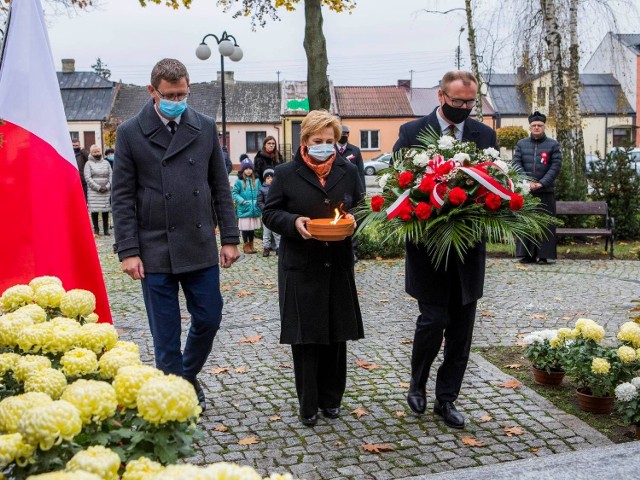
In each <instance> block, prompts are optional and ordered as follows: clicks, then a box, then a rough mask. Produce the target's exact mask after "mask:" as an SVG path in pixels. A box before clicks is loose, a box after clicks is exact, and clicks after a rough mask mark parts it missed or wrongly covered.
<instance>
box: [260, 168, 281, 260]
mask: <svg viewBox="0 0 640 480" xmlns="http://www.w3.org/2000/svg"><path fill="white" fill-rule="evenodd" d="M272 180H273V170H271V169H270V168H267V169H266V170H265V171H264V175H263V177H262V186H261V187H260V191H259V192H258V208H259V209H260V210H262V211H263V212H264V205H265V203H266V201H267V195H269V187H270V186H271V181H272ZM272 236H273V248H272V243H271V237H272ZM279 247H280V235H278V234H277V233H275V232H272V231H271V230H269V227H267V226H266V225H264V222H263V225H262V248H263V250H262V256H263V257H268V256H269V253H270V252H271V250H273V251H274V252H275V254H276V255H278V248H279Z"/></svg>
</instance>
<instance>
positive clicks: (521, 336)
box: [516, 333, 527, 338]
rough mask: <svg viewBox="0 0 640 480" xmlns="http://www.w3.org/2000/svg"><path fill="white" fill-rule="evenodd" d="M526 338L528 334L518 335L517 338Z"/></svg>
mask: <svg viewBox="0 0 640 480" xmlns="http://www.w3.org/2000/svg"><path fill="white" fill-rule="evenodd" d="M526 336H527V334H526V333H516V338H524V337H526Z"/></svg>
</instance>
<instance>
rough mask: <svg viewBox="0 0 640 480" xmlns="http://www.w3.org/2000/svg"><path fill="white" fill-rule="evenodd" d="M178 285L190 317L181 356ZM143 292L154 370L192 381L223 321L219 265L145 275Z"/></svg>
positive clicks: (209, 351) (209, 350)
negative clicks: (178, 272)
mask: <svg viewBox="0 0 640 480" xmlns="http://www.w3.org/2000/svg"><path fill="white" fill-rule="evenodd" d="M179 286H182V291H183V292H184V296H185V298H186V301H187V310H188V311H189V313H190V314H191V326H190V328H189V333H188V335H187V342H186V344H185V347H184V353H182V352H181V351H180V336H181V333H182V325H181V318H180V304H179V302H178V287H179ZM142 293H143V295H144V304H145V306H146V308H147V316H148V318H149V326H150V327H151V335H152V336H153V347H154V351H155V356H156V367H157V368H158V369H160V370H162V371H163V372H164V373H173V374H175V375H179V376H181V377H187V378H195V377H196V375H197V374H198V373H199V372H200V370H202V366H203V365H204V363H205V362H206V360H207V357H208V356H209V353H211V347H212V345H213V339H214V338H215V336H216V333H217V331H218V328H219V327H220V320H221V319H222V295H221V294H220V269H219V267H218V265H215V266H213V267H209V268H205V269H202V270H196V271H194V272H188V273H180V274H171V273H146V274H145V277H144V278H143V279H142Z"/></svg>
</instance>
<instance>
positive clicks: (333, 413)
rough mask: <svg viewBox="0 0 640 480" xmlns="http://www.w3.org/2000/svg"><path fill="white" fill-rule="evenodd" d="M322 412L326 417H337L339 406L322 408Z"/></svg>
mask: <svg viewBox="0 0 640 480" xmlns="http://www.w3.org/2000/svg"><path fill="white" fill-rule="evenodd" d="M322 414H323V415H324V416H325V417H327V418H338V417H339V416H340V407H335V408H323V409H322Z"/></svg>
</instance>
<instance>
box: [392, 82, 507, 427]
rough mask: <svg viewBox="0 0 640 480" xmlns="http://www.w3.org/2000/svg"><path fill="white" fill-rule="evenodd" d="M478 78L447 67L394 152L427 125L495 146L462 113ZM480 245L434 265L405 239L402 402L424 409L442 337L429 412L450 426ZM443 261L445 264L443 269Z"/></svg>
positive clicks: (459, 423)
mask: <svg viewBox="0 0 640 480" xmlns="http://www.w3.org/2000/svg"><path fill="white" fill-rule="evenodd" d="M477 90H478V82H477V80H476V78H475V77H474V76H473V74H471V73H469V72H465V71H452V72H448V73H446V74H445V75H444V77H443V78H442V81H441V82H440V89H439V90H438V100H439V103H440V106H439V107H437V108H436V109H435V110H434V111H433V112H431V113H430V114H429V115H427V116H426V117H423V118H420V119H417V120H413V121H411V122H409V123H405V124H404V125H402V126H401V127H400V136H399V138H398V141H397V142H396V144H395V145H394V147H393V150H394V152H396V151H398V150H399V149H401V148H408V147H412V146H415V145H417V144H418V140H417V136H418V134H419V133H420V132H422V131H424V130H425V129H426V128H428V127H432V128H433V129H434V130H435V131H436V132H438V133H440V134H443V135H452V136H455V137H456V138H457V139H458V140H462V141H467V142H474V143H475V144H476V146H477V147H478V148H479V149H484V148H489V147H493V148H497V143H496V133H495V132H494V131H493V130H492V129H491V128H489V127H487V126H486V125H484V124H483V123H480V122H477V121H475V120H473V119H470V118H468V117H469V114H470V113H471V110H472V109H473V107H474V106H475V103H476V94H477ZM485 256H486V248H485V244H484V242H481V243H479V244H477V245H475V246H474V247H473V248H471V249H469V250H468V251H467V253H466V255H465V258H464V262H462V261H460V260H459V259H458V257H457V255H455V254H451V255H450V258H449V261H448V262H442V264H441V265H440V267H439V268H438V269H436V268H435V267H434V265H433V263H432V262H431V258H430V256H429V254H428V252H427V250H426V248H425V247H424V245H422V244H415V243H411V242H407V245H406V260H405V261H406V264H405V273H406V278H405V282H406V284H405V289H406V291H407V293H408V294H409V295H411V296H412V297H413V298H415V299H416V300H418V307H419V309H420V315H419V316H418V320H417V322H416V331H415V336H414V340H413V351H412V355H411V383H410V387H409V392H408V394H407V403H408V404H409V407H410V408H411V410H413V412H415V413H417V414H422V413H424V412H425V410H426V394H425V387H426V384H427V379H428V377H429V370H430V369H431V364H432V363H433V360H434V359H435V358H436V356H437V355H438V352H439V351H440V346H441V345H442V339H443V337H444V340H445V347H444V360H443V362H442V365H441V366H440V368H439V369H438V375H437V378H436V392H435V393H436V400H435V404H434V412H435V413H436V414H437V415H439V416H441V417H443V419H444V421H445V423H446V424H447V425H448V426H450V427H453V428H464V422H465V420H464V417H463V416H462V415H461V414H460V413H459V412H458V411H457V410H456V407H455V405H454V402H455V401H456V399H457V398H458V394H459V393H460V386H461V384H462V378H463V376H464V372H465V370H466V368H467V362H468V360H469V350H470V348H471V338H472V335H473V324H474V321H475V315H476V304H477V300H478V299H479V298H480V297H482V289H483V285H484V273H485ZM445 263H448V266H447V268H446V269H445V266H444V265H445Z"/></svg>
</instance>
